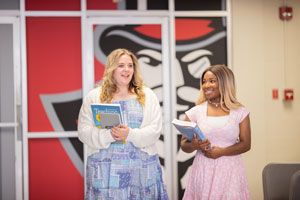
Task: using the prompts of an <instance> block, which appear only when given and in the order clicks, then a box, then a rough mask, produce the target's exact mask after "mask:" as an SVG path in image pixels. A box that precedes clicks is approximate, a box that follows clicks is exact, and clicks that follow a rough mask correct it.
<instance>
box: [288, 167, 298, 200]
mask: <svg viewBox="0 0 300 200" xmlns="http://www.w3.org/2000/svg"><path fill="white" fill-rule="evenodd" d="M289 197H290V199H289V200H299V199H300V170H298V171H297V172H295V173H294V174H293V176H292V178H291V182H290V194H289Z"/></svg>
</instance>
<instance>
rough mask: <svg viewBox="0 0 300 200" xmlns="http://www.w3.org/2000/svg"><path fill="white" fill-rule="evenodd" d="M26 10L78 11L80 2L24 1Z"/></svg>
mask: <svg viewBox="0 0 300 200" xmlns="http://www.w3.org/2000/svg"><path fill="white" fill-rule="evenodd" d="M25 9H26V10H53V11H59V10H68V11H70V10H80V0H63V1H61V0H25Z"/></svg>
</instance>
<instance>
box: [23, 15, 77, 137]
mask: <svg viewBox="0 0 300 200" xmlns="http://www.w3.org/2000/svg"><path fill="white" fill-rule="evenodd" d="M26 23H27V24H26V29H27V33H26V34H27V57H28V58H27V75H28V129H29V132H41V131H71V130H73V131H75V130H77V117H78V113H79V109H80V106H81V103H82V82H81V80H82V77H81V42H80V41H81V33H80V32H81V30H80V18H75V17H73V18H71V17H70V18H69V17H61V18H60V17H28V18H27V20H26Z"/></svg>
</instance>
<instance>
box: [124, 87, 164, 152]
mask: <svg viewBox="0 0 300 200" xmlns="http://www.w3.org/2000/svg"><path fill="white" fill-rule="evenodd" d="M146 91H147V92H145V93H146V102H145V108H144V109H145V111H144V119H143V123H142V125H141V127H140V128H134V129H130V131H129V135H128V137H127V139H126V140H127V141H130V142H132V143H133V144H134V146H136V147H138V148H141V149H143V148H145V147H149V146H153V145H155V143H156V141H157V140H158V139H159V136H160V134H161V130H162V114H161V109H160V105H159V101H158V99H157V97H156V95H155V94H154V92H153V91H152V90H150V89H149V88H147V90H146Z"/></svg>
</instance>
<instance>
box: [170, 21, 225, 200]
mask: <svg viewBox="0 0 300 200" xmlns="http://www.w3.org/2000/svg"><path fill="white" fill-rule="evenodd" d="M225 22H226V19H225V18H222V17H211V18H208V17H205V18H204V17H201V18H200V17H199V18H176V20H175V26H176V58H177V63H178V65H176V66H175V67H176V69H175V72H176V73H175V74H176V77H174V80H176V81H175V87H176V91H177V93H176V95H177V99H176V100H177V105H176V112H177V118H179V119H182V120H184V118H185V111H187V110H188V109H190V108H192V107H193V106H194V105H195V102H196V100H197V99H198V95H199V90H200V77H201V75H202V73H203V71H204V70H205V69H206V68H207V67H209V66H211V65H215V64H225V65H227V45H226V40H227V37H226V34H227V33H226V24H225ZM180 138H181V137H180V135H178V146H177V147H178V150H179V146H180V144H179V143H180ZM184 155H185V156H186V158H185V161H184V162H178V175H179V176H178V178H179V180H178V183H179V188H178V189H179V190H178V191H179V199H181V198H182V197H183V193H184V186H182V185H181V183H183V184H185V180H186V179H185V178H186V177H185V176H186V175H187V169H188V168H189V166H190V165H191V164H192V162H193V158H194V157H193V155H192V154H184ZM181 159H182V158H181Z"/></svg>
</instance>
